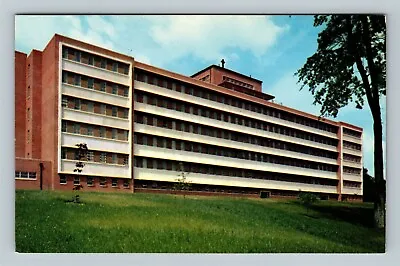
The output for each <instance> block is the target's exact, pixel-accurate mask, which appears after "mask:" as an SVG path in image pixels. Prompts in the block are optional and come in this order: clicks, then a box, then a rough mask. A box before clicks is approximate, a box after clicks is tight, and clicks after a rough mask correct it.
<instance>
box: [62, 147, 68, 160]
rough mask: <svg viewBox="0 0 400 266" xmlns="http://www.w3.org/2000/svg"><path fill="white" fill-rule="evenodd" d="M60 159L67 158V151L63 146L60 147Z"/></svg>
mask: <svg viewBox="0 0 400 266" xmlns="http://www.w3.org/2000/svg"><path fill="white" fill-rule="evenodd" d="M61 159H67V151H66V150H65V149H64V148H62V149H61Z"/></svg>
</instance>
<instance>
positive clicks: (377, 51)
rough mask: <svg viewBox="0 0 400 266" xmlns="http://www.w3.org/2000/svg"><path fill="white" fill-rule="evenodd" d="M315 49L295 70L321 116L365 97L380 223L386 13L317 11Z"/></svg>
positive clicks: (359, 103)
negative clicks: (369, 112)
mask: <svg viewBox="0 0 400 266" xmlns="http://www.w3.org/2000/svg"><path fill="white" fill-rule="evenodd" d="M319 26H324V28H323V30H322V31H321V32H320V33H319V35H318V49H317V51H316V52H315V54H313V55H312V56H311V57H309V58H308V59H307V61H306V63H305V64H304V65H303V67H302V68H300V69H299V70H298V71H297V72H296V73H295V74H296V75H297V76H298V79H299V83H302V86H301V89H303V88H304V87H305V86H308V87H309V91H310V92H311V93H312V95H313V96H314V104H320V105H321V116H329V115H330V116H333V117H336V115H337V113H338V111H339V109H340V108H342V107H344V106H346V105H348V104H349V103H351V102H353V103H355V105H356V108H358V109H361V108H363V105H364V99H365V98H366V99H367V102H368V106H369V108H370V110H371V114H372V118H373V128H374V140H375V143H374V168H375V181H376V185H375V203H374V213H375V215H374V218H375V225H376V227H379V228H382V227H384V226H385V206H386V185H385V182H384V176H383V148H382V118H381V107H380V99H381V98H383V97H385V96H386V18H385V17H384V16H383V15H330V16H328V15H318V16H315V17H314V27H319Z"/></svg>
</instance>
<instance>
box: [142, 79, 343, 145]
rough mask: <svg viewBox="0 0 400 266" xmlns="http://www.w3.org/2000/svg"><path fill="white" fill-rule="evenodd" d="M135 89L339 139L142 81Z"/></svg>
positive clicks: (317, 130) (330, 133)
mask: <svg viewBox="0 0 400 266" xmlns="http://www.w3.org/2000/svg"><path fill="white" fill-rule="evenodd" d="M135 89H137V90H141V91H147V92H151V93H157V94H159V95H162V96H165V97H169V98H172V99H177V100H182V101H186V102H190V103H195V104H200V105H202V106H206V107H209V108H214V109H218V110H221V111H225V112H229V113H233V114H239V115H242V116H246V117H249V118H255V119H259V120H262V121H267V122H270V123H274V124H276V125H281V126H285V127H291V128H295V129H299V130H302V131H305V132H309V133H314V134H318V135H321V136H325V137H329V138H334V139H337V138H338V137H337V134H336V133H332V132H327V131H324V130H320V129H316V128H313V127H309V126H305V125H301V124H297V123H294V122H290V121H286V120H283V119H278V118H276V117H271V116H267V115H264V114H260V113H256V112H252V111H249V110H245V109H242V108H238V107H234V106H230V105H227V104H223V103H219V102H215V101H211V100H207V99H203V98H200V97H196V96H192V95H188V94H185V93H181V92H176V91H172V90H169V89H166V88H163V87H159V86H155V85H151V84H147V83H145V82H141V81H137V80H135Z"/></svg>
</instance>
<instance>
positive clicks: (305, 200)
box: [298, 192, 319, 208]
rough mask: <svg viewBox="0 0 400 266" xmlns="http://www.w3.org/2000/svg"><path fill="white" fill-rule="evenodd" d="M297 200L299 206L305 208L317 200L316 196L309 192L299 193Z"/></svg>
mask: <svg viewBox="0 0 400 266" xmlns="http://www.w3.org/2000/svg"><path fill="white" fill-rule="evenodd" d="M298 199H299V200H300V202H301V204H303V205H304V206H306V207H307V208H308V207H310V206H311V205H313V204H314V203H316V202H317V201H318V200H319V198H318V196H317V195H315V194H314V193H309V192H300V193H299V196H298Z"/></svg>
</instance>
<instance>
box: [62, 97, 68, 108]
mask: <svg viewBox="0 0 400 266" xmlns="http://www.w3.org/2000/svg"><path fill="white" fill-rule="evenodd" d="M61 106H62V107H67V106H68V98H63V99H62V101H61Z"/></svg>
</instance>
